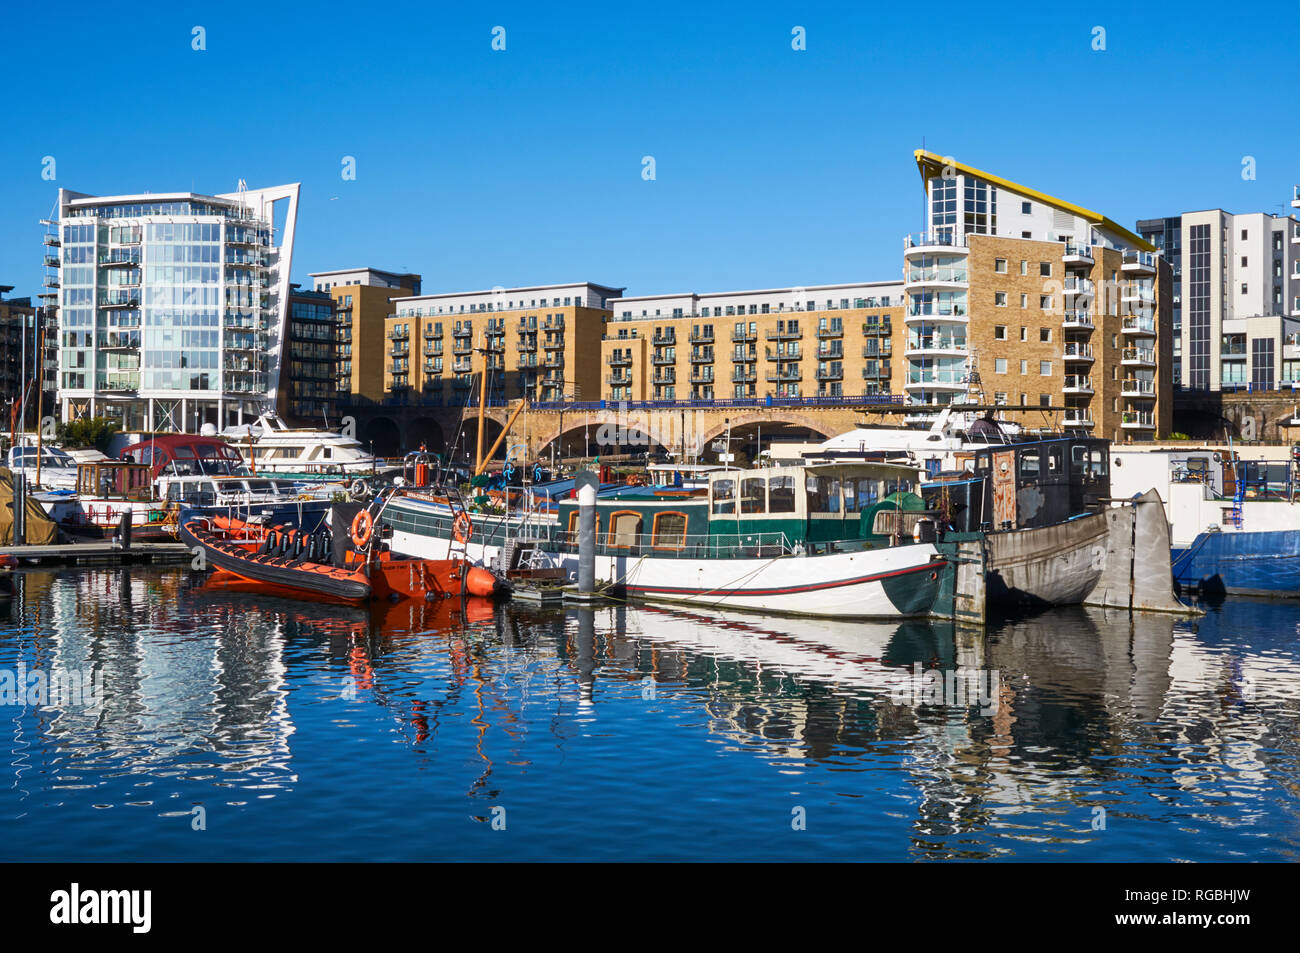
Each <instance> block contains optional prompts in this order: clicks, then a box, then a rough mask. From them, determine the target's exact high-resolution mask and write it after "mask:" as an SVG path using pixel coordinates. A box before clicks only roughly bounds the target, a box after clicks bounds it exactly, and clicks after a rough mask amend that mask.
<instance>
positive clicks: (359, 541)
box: [352, 510, 375, 549]
mask: <svg viewBox="0 0 1300 953" xmlns="http://www.w3.org/2000/svg"><path fill="white" fill-rule="evenodd" d="M374 530H375V518H374V517H373V516H371V515H370V511H369V510H361V511H360V512H359V513H357V515H356V516H354V517H353V518H352V545H353V546H355V547H356V548H357V549H365V548H366V544H367V543H368V542H370V537H371V535H372V534H373V533H374Z"/></svg>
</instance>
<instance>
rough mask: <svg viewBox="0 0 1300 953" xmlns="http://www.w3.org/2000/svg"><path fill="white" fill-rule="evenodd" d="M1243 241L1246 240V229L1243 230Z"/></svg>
mask: <svg viewBox="0 0 1300 953" xmlns="http://www.w3.org/2000/svg"><path fill="white" fill-rule="evenodd" d="M1241 240H1242V241H1243V242H1244V241H1245V240H1246V229H1244V228H1243V229H1242V230H1241Z"/></svg>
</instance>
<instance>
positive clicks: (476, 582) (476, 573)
mask: <svg viewBox="0 0 1300 953" xmlns="http://www.w3.org/2000/svg"><path fill="white" fill-rule="evenodd" d="M496 588H497V577H496V576H494V575H492V573H491V571H490V570H487V569H484V568H483V567H482V566H474V567H473V568H471V569H470V570H469V571H468V572H466V574H465V589H466V590H467V591H468V592H469V594H470V595H472V596H490V595H492V593H494V592H496Z"/></svg>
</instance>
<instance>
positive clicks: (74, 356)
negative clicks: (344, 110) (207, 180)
mask: <svg viewBox="0 0 1300 953" xmlns="http://www.w3.org/2000/svg"><path fill="white" fill-rule="evenodd" d="M298 189H299V187H298V185H296V184H294V185H286V186H278V187H275V188H270V189H259V190H249V189H244V188H241V189H240V190H239V191H238V192H235V193H232V194H228V195H197V194H194V193H189V192H184V193H168V194H156V195H155V194H143V195H121V196H110V197H97V196H90V195H84V194H81V193H77V192H70V191H68V190H66V189H60V190H59V217H58V219H57V220H56V221H52V222H48V223H46V224H47V226H48V227H49V231H48V232H47V234H46V237H45V244H46V246H47V247H46V265H47V268H48V269H49V273H50V275H51V277H47V281H46V284H47V287H50V288H52V289H53V290H54V293H55V299H56V300H57V302H58V327H59V402H60V411H61V414H62V418H63V419H64V420H71V419H75V418H78V417H83V416H102V417H109V418H112V419H114V420H116V421H117V422H118V423H119V424H120V425H121V426H122V428H123V429H124V430H183V431H189V432H196V431H197V430H198V429H199V428H200V427H201V426H202V425H203V424H206V423H211V424H214V425H216V426H217V427H219V428H220V427H225V426H229V425H232V424H238V423H240V422H242V420H243V418H244V417H245V416H246V415H250V414H251V415H253V416H256V415H257V414H259V413H261V412H262V411H263V410H265V409H268V408H270V407H273V406H274V405H275V403H276V395H277V391H278V389H279V384H280V374H281V365H282V363H283V361H282V355H283V347H284V343H283V342H284V341H285V338H286V324H287V319H288V310H289V308H288V303H289V274H290V268H291V266H292V260H293V235H294V226H295V223H296V220H297V211H298ZM279 202H283V203H284V208H283V210H282V211H281V210H279V209H277V207H276V203H279ZM277 213H279V214H278V215H277Z"/></svg>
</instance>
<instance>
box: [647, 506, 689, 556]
mask: <svg viewBox="0 0 1300 953" xmlns="http://www.w3.org/2000/svg"><path fill="white" fill-rule="evenodd" d="M650 545H651V546H653V547H654V548H655V549H682V548H683V547H684V546H685V545H686V514H685V513H677V512H670V513H656V514H655V521H654V528H653V529H652V530H651V535H650Z"/></svg>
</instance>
